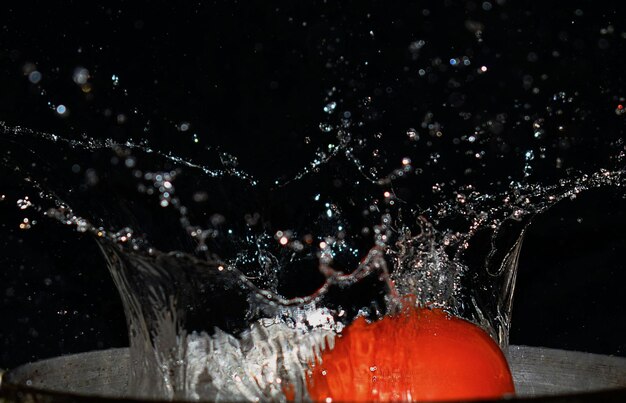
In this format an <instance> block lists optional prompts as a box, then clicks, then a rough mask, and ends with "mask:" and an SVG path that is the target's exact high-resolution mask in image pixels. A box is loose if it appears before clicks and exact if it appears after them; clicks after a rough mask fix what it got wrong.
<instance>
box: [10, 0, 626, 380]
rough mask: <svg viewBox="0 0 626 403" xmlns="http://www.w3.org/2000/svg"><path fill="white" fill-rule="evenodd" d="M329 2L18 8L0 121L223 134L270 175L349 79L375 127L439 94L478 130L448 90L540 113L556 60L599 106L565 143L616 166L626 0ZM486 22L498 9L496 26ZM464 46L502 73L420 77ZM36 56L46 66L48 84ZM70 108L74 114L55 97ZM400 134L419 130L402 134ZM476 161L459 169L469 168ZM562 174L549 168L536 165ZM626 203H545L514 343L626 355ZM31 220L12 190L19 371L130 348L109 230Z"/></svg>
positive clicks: (602, 198)
mask: <svg viewBox="0 0 626 403" xmlns="http://www.w3.org/2000/svg"><path fill="white" fill-rule="evenodd" d="M329 3H330V2H329ZM329 3H326V2H323V1H319V2H306V4H299V2H276V3H274V4H272V5H269V4H268V3H267V2H260V1H259V2H254V1H253V2H212V3H206V4H203V5H170V4H166V3H165V2H141V3H138V2H118V3H115V4H113V3H110V4H108V5H106V6H97V5H91V4H87V3H83V2H71V1H66V2H62V3H59V4H58V5H55V6H52V5H44V3H40V4H37V3H29V4H28V5H23V6H19V7H18V6H3V8H4V10H3V12H2V13H1V15H2V16H1V17H0V121H5V122H6V123H7V124H9V125H21V126H25V127H28V128H31V129H34V130H41V131H46V132H54V133H59V134H62V135H63V136H65V137H67V138H81V135H82V134H87V135H88V136H90V137H94V138H112V139H115V140H117V141H126V140H129V139H134V140H141V139H143V138H145V139H149V141H150V144H151V145H152V146H154V147H155V148H157V149H160V150H166V151H172V152H174V153H175V154H177V155H182V156H187V157H190V158H195V159H196V160H199V161H202V160H203V158H209V157H207V156H206V154H207V148H209V149H211V150H214V149H219V150H223V151H225V152H228V153H231V154H233V155H236V156H237V157H238V159H239V161H240V166H241V168H242V169H245V170H248V171H250V172H253V173H254V174H255V175H257V176H258V177H259V178H262V179H263V178H275V177H280V176H281V175H283V174H284V173H285V172H287V173H290V172H295V171H296V170H297V168H298V167H301V166H302V165H303V162H305V161H308V160H310V159H311V155H312V153H313V151H314V147H315V146H316V145H319V144H322V143H323V141H324V140H323V139H320V130H319V128H318V125H319V122H320V121H324V119H325V114H324V113H323V111H322V108H323V106H324V105H325V104H326V102H327V99H326V96H327V95H326V91H327V90H328V89H329V88H331V87H333V86H335V87H337V93H338V94H339V95H338V96H337V98H338V99H341V100H342V105H341V107H342V108H345V109H349V108H350V106H351V105H352V106H354V105H355V104H356V102H357V101H356V99H357V98H358V99H360V97H362V96H363V95H367V94H371V95H373V96H374V98H375V100H376V102H377V107H376V111H377V112H376V114H375V115H376V116H374V117H371V119H370V120H371V121H370V126H369V127H373V128H375V129H381V130H385V131H388V132H391V133H393V132H394V131H397V132H403V131H405V130H406V128H407V127H413V126H417V125H419V123H420V120H421V117H422V115H423V113H424V112H425V111H427V110H431V109H437V111H438V112H440V115H441V116H443V119H444V121H446V122H449V123H448V128H449V130H450V131H452V132H454V131H455V130H457V131H463V130H466V129H467V127H468V126H463V125H464V123H462V122H460V119H459V118H458V110H448V109H446V108H443V107H441V105H442V103H443V104H452V105H456V106H455V108H461V107H465V108H469V109H471V110H472V111H473V112H474V114H475V115H480V114H481V113H482V116H483V118H484V119H486V118H487V117H489V116H490V115H492V114H493V115H495V114H496V113H501V112H506V113H508V114H510V115H516V114H519V113H521V112H519V109H520V108H519V106H518V105H520V104H522V105H523V104H524V103H526V105H528V106H524V108H526V109H527V110H530V112H528V113H529V114H531V115H532V114H533V113H534V114H540V113H544V114H545V113H546V111H545V109H546V101H543V102H541V101H536V102H535V101H531V100H532V99H534V98H533V95H532V94H531V92H530V87H532V85H531V86H530V87H528V86H525V84H524V77H526V76H529V75H530V76H532V77H534V79H535V80H536V81H538V80H540V79H539V78H538V77H541V75H542V74H543V75H547V77H548V78H544V79H541V80H542V83H541V86H540V87H541V90H542V94H543V93H545V94H546V95H545V98H542V99H548V98H549V97H550V96H551V94H552V93H555V92H558V91H561V90H568V92H569V93H573V92H576V91H578V94H579V95H578V97H577V99H576V101H575V104H576V105H575V106H574V107H573V109H574V110H573V112H571V113H572V114H574V115H575V116H578V117H580V116H583V115H584V116H585V117H587V118H586V120H584V121H579V122H577V123H575V124H574V123H571V124H570V123H568V130H569V131H568V137H567V139H566V140H567V144H571V145H572V147H571V148H569V149H568V150H566V151H564V150H563V149H556V150H555V151H554V153H555V155H560V154H558V153H560V152H563V155H566V156H567V157H568V159H567V160H566V163H567V164H569V165H571V166H572V167H575V168H580V169H584V168H597V167H600V166H606V165H607V164H608V158H606V156H607V155H609V152H608V150H615V144H617V143H616V141H618V140H619V139H620V138H622V137H623V120H622V119H621V118H620V117H619V116H616V114H615V112H614V109H615V107H616V105H617V104H618V103H619V102H620V97H622V96H624V94H625V92H624V91H623V90H624V83H623V79H622V77H623V71H624V70H623V67H624V64H626V63H625V61H624V60H623V57H622V54H623V50H624V43H625V42H626V39H624V34H623V32H624V30H625V29H626V27H625V26H623V22H622V21H623V20H624V18H623V16H624V14H623V13H622V12H621V11H620V10H618V9H617V6H616V4H617V2H616V4H612V3H611V2H606V3H602V4H598V2H591V1H581V2H570V3H568V4H567V5H563V6H560V5H557V4H556V3H555V4H545V3H549V2H541V4H539V2H516V4H509V2H504V1H499V2H496V1H494V2H480V1H479V2H471V1H470V2H452V1H436V2H401V3H400V2H398V3H393V5H392V3H389V2H383V1H381V2H376V1H373V2H365V3H364V2H356V1H354V2H350V1H347V2H342V3H341V4H329ZM511 3H513V2H511ZM468 21H470V22H471V21H479V22H480V23H481V24H483V25H484V27H485V28H484V34H483V35H482V39H483V42H480V43H478V42H477V37H476V35H475V33H474V32H472V31H471V30H470V29H469V28H467V25H468V24H467V22H468ZM620 24H621V25H620ZM609 26H611V27H612V28H610V29H609V31H610V32H606V30H607V27H609ZM603 29H604V30H605V33H602V32H603V31H602V30H603ZM370 31H371V32H373V34H370ZM420 39H424V40H425V41H426V43H427V47H425V48H424V51H423V54H422V55H420V58H419V59H418V61H413V59H411V54H410V53H407V50H406V49H407V47H408V45H409V44H410V43H412V42H414V41H418V40H420ZM555 51H557V52H558V54H559V56H558V57H557V56H554V52H555ZM465 54H468V55H471V59H472V61H473V64H472V69H471V71H472V72H473V71H475V69H476V68H477V67H478V66H480V65H485V66H488V67H489V69H490V74H491V75H490V76H489V77H490V78H489V79H482V78H480V76H478V75H477V74H475V73H467V74H466V75H464V76H463V77H464V78H465V79H467V83H466V85H465V86H464V87H463V89H462V90H461V91H457V90H453V89H451V88H450V86H449V81H447V82H446V81H445V80H443V79H442V77H449V76H450V75H451V74H452V73H449V72H447V71H443V70H440V71H439V74H435V73H429V74H428V75H427V77H426V79H425V81H419V80H417V79H416V78H415V77H417V75H416V71H417V70H418V68H420V67H422V65H424V66H425V64H423V63H422V60H432V59H433V58H435V57H441V58H442V59H443V60H444V64H445V63H446V60H447V58H450V57H456V56H462V55H465ZM346 60H347V61H349V63H346ZM363 61H368V64H367V67H365V64H363ZM359 63H360V64H359ZM420 63H422V64H420ZM33 66H34V67H33ZM77 67H84V68H86V69H88V70H89V73H90V79H89V81H88V83H89V85H90V86H91V87H90V89H89V91H88V92H86V91H84V88H81V87H80V86H79V85H77V84H76V83H75V82H73V81H72V75H73V72H74V71H75V69H76V68H77ZM33 69H36V70H37V71H40V72H41V74H42V80H41V81H40V82H39V83H36V84H33V83H32V82H31V81H29V78H28V74H29V73H30V72H32V71H33ZM491 70H493V73H491ZM463 74H465V73H463ZM113 75H116V76H118V77H119V84H118V85H113V80H112V76H113ZM469 78H471V80H470V79H469ZM527 87H528V88H527ZM42 91H43V92H42ZM416 94H419V96H417V95H416ZM60 104H63V105H65V106H66V107H67V108H68V109H69V114H68V115H65V116H60V115H59V114H58V113H56V112H55V110H54V108H55V107H56V106H58V105H60ZM353 110H356V108H355V109H353ZM581 111H582V112H581ZM359 113H360V114H362V115H365V112H363V111H361V112H359ZM416 116H419V118H416ZM542 116H543V115H542ZM446 118H448V119H449V120H446ZM477 119H478V118H477ZM512 120H513V121H514V119H512ZM183 122H188V123H189V124H190V129H189V130H186V131H183V130H181V126H180V125H181V123H183ZM470 123H472V124H473V122H470ZM551 124H553V125H558V124H559V121H558V117H557V118H554V120H553V121H551ZM469 127H470V128H471V127H472V125H471V124H470V125H469ZM506 130H507V131H508V132H509V133H512V134H510V136H511V138H510V140H508V143H507V147H508V148H511V149H512V150H513V151H512V153H511V157H510V158H506V159H505V160H504V161H499V162H498V164H499V165H495V167H503V166H506V164H509V163H510V164H513V163H514V162H516V163H518V162H519V153H518V152H517V151H519V150H522V149H523V145H524V141H525V140H523V137H522V136H521V133H522V132H523V131H522V129H520V128H519V127H517V126H516V125H515V124H514V123H510V124H509V125H508V126H507V127H506ZM516 133H520V136H518V137H515V134H516ZM306 137H309V138H310V139H311V141H310V142H309V141H304V139H305V138H306ZM387 141H388V142H389V144H391V145H392V146H393V145H397V146H398V147H401V146H402V141H401V140H400V139H399V138H394V137H393V135H392V136H391V137H390V138H389V140H387ZM563 141H565V140H563ZM559 144H560V143H559ZM0 146H1V145H0ZM442 147H444V146H442ZM568 147H569V146H568ZM458 161H459V160H454V161H453V160H449V161H448V162H449V163H448V165H447V166H448V167H450V170H452V169H453V168H455V164H457V165H459V168H462V169H465V167H466V165H465V164H464V163H462V162H458ZM444 165H445V164H444ZM496 170H497V169H496ZM494 171H495V170H494ZM436 173H437V172H435V174H436ZM441 174H443V173H441ZM560 174H562V173H559V172H555V171H554V169H551V168H549V167H546V168H545V169H544V170H543V171H539V172H538V173H535V177H533V179H534V180H537V181H544V180H545V181H546V182H549V180H550V179H551V178H553V177H554V176H558V175H560ZM485 175H486V176H485ZM490 175H492V176H493V177H494V178H496V177H498V175H499V173H498V172H492V173H491V174H490ZM488 177H489V174H483V176H482V177H478V176H477V177H475V178H473V179H474V180H476V181H485V183H487V182H489V180H488V179H489V178H488ZM0 185H1V186H2V187H0V194H6V195H8V196H11V197H13V196H15V197H17V196H18V195H19V185H16V184H15V183H11V181H10V180H9V178H1V179H0ZM625 207H626V201H625V200H624V198H623V194H622V193H620V192H618V191H616V190H606V189H605V190H596V191H592V192H589V193H587V194H584V195H582V196H580V197H579V198H578V199H577V200H575V201H566V202H562V203H560V204H559V205H557V206H556V207H554V208H553V209H551V210H549V211H548V212H547V213H545V214H544V215H541V216H539V217H537V218H536V219H535V223H534V225H533V227H531V231H530V233H529V234H528V236H527V239H526V241H525V245H524V249H523V252H522V257H521V261H520V270H519V279H518V290H517V294H516V299H515V307H514V314H513V329H512V333H511V342H512V343H513V344H528V345H536V346H548V347H556V348H566V349H573V350H583V351H590V352H597V353H603V354H617V355H622V356H626V339H625V338H624V336H623V335H624V334H626V333H625V332H626V313H625V312H624V302H623V297H622V289H623V284H624V281H625V280H626V273H625V270H624V264H623V260H622V256H623V252H624V250H625V246H626V237H624V235H623V228H625V225H626V216H625V214H624V211H626V209H625ZM20 220H21V216H20V215H19V211H18V210H17V209H16V208H15V206H14V205H13V204H11V205H8V204H7V203H2V202H0V245H1V246H2V247H1V251H2V254H1V255H0V368H10V367H13V366H16V365H18V364H20V363H23V362H26V361H30V360H35V359H40V358H44V357H50V356H55V355H60V354H66V353H73V352H80V351H87V350H93V349H99V348H110V347H116V346H124V345H126V343H127V339H126V334H125V332H126V330H125V323H124V318H123V311H122V307H121V302H120V301H119V297H118V296H117V293H116V290H115V288H114V286H113V284H112V281H111V279H110V277H109V274H108V272H107V270H106V267H105V265H104V262H103V261H102V259H101V258H100V256H99V251H98V250H97V247H96V245H95V243H94V242H93V241H92V240H91V239H90V238H88V237H86V236H80V235H78V234H76V233H75V232H73V231H72V230H70V229H69V228H65V227H61V226H60V225H58V224H56V223H54V222H52V221H51V220H40V223H39V224H38V225H37V227H35V228H34V229H33V230H30V231H20V230H19V229H17V226H18V225H19V222H20Z"/></svg>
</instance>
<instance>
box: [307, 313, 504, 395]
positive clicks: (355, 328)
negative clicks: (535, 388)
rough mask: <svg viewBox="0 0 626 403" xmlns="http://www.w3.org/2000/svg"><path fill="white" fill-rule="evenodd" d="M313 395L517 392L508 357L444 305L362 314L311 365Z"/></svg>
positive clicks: (476, 328) (310, 388)
mask: <svg viewBox="0 0 626 403" xmlns="http://www.w3.org/2000/svg"><path fill="white" fill-rule="evenodd" d="M311 370H312V374H311V376H310V377H309V378H308V390H309V394H310V396H311V398H312V399H313V400H315V401H326V402H329V401H331V400H332V401H381V402H383V401H411V400H413V401H415V400H419V401H424V400H425V401H428V400H431V401H432V400H453V399H479V398H483V399H485V398H499V397H502V396H504V395H508V394H512V393H514V386H513V380H512V377H511V372H510V370H509V367H508V365H507V362H506V359H505V357H504V355H503V354H502V351H501V350H500V348H499V347H498V345H497V344H496V343H495V342H494V341H493V340H492V339H491V338H490V337H489V336H488V335H487V333H485V332H484V331H483V330H482V329H480V328H479V327H477V326H476V325H474V324H472V323H470V322H467V321H465V320H463V319H459V318H456V317H452V316H450V315H448V314H446V313H445V312H443V311H442V310H440V309H426V308H414V307H411V308H405V309H404V311H403V313H402V314H398V315H396V316H388V317H385V318H384V319H382V320H379V321H376V322H373V323H367V322H366V321H365V319H363V318H362V317H361V318H358V319H357V320H355V321H354V322H353V323H352V324H351V325H350V326H348V327H347V328H346V329H345V330H344V331H343V333H342V335H341V336H339V337H337V338H336V339H335V347H334V348H333V349H332V350H326V351H325V352H324V353H322V356H321V363H317V364H316V365H313V366H312V368H311Z"/></svg>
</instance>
